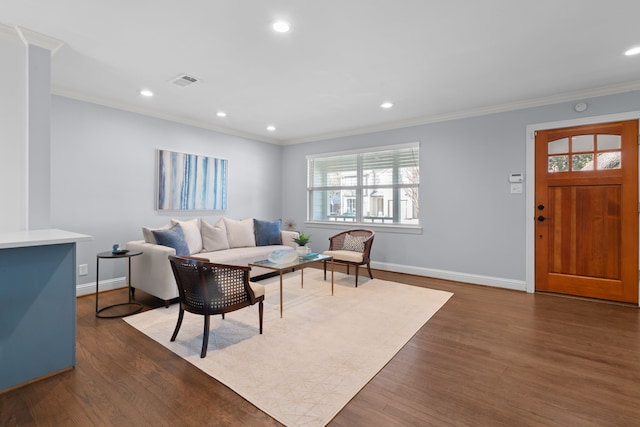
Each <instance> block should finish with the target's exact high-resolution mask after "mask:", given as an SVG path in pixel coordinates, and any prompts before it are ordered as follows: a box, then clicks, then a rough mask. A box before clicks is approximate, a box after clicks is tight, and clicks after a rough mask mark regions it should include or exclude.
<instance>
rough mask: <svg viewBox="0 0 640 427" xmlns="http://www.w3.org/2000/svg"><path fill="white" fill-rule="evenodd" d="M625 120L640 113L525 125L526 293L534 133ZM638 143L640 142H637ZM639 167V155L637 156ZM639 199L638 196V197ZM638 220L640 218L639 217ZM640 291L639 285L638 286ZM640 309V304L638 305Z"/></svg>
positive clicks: (530, 286) (531, 260) (531, 282)
mask: <svg viewBox="0 0 640 427" xmlns="http://www.w3.org/2000/svg"><path fill="white" fill-rule="evenodd" d="M625 120H639V121H640V111H630V112H627V113H617V114H607V115H604V116H593V117H583V118H579V119H570V120H560V121H557V122H546V123H536V124H531V125H527V133H526V141H527V147H526V162H527V164H526V169H525V190H526V198H525V200H526V209H525V212H526V213H525V224H526V245H527V248H526V254H527V255H526V256H527V259H526V268H525V289H526V291H527V292H528V293H534V292H535V287H536V282H535V279H536V277H535V242H536V241H535V218H534V216H535V215H534V214H535V143H536V140H535V132H536V131H538V130H545V129H559V128H566V127H574V126H583V125H589V124H598V123H608V122H621V121H625ZM639 142H640V141H639ZM638 157H639V158H638V164H639V165H640V153H639V155H638ZM638 179H639V180H640V174H639V177H638ZM639 198H640V195H639ZM639 220H640V217H639ZM638 288H639V289H640V283H639V284H638ZM638 306H639V307H640V302H639V303H638Z"/></svg>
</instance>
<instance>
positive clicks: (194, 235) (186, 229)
mask: <svg viewBox="0 0 640 427" xmlns="http://www.w3.org/2000/svg"><path fill="white" fill-rule="evenodd" d="M171 223H172V224H173V225H176V224H180V227H181V228H182V232H183V233H184V239H185V240H186V242H187V246H188V247H189V255H191V254H196V253H198V252H200V251H202V236H201V235H200V226H199V224H198V218H194V219H191V220H189V221H182V220H179V219H172V220H171Z"/></svg>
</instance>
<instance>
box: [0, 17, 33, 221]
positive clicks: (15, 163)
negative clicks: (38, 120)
mask: <svg viewBox="0 0 640 427" xmlns="http://www.w3.org/2000/svg"><path fill="white" fill-rule="evenodd" d="M0 58H2V65H1V66H0V94H1V97H2V99H0V152H1V153H2V155H0V231H18V230H25V229H26V228H27V174H28V168H27V76H28V73H27V49H26V47H25V45H24V44H23V43H22V41H21V40H20V39H19V37H18V36H17V34H16V33H15V32H14V31H11V30H10V29H8V28H7V27H5V26H2V25H0Z"/></svg>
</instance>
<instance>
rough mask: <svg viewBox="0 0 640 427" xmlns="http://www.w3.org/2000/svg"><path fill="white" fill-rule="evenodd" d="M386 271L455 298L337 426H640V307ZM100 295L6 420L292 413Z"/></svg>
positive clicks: (259, 417)
mask: <svg viewBox="0 0 640 427" xmlns="http://www.w3.org/2000/svg"><path fill="white" fill-rule="evenodd" d="M374 275H375V277H377V278H380V279H383V280H391V281H397V282H401V283H407V284H411V285H415V286H424V287H430V288H433V289H442V290H446V291H450V292H453V293H454V296H453V297H452V298H451V299H450V301H449V302H448V303H447V304H446V305H445V306H444V307H443V308H442V309H441V310H440V311H439V312H438V313H436V314H435V315H434V316H433V318H432V319H431V320H430V321H429V322H427V324H426V325H425V326H423V327H422V328H421V329H420V330H419V331H418V332H417V333H416V334H415V336H414V337H413V338H412V339H411V340H410V341H409V342H408V343H407V345H405V347H404V348H402V349H401V350H400V351H399V352H398V354H397V355H396V356H395V357H394V358H393V359H392V360H391V361H390V362H389V363H388V364H387V366H385V367H384V368H383V369H382V370H381V371H380V372H379V373H378V375H376V376H375V377H374V378H373V379H372V380H371V381H370V382H369V383H368V384H367V385H366V386H365V387H364V388H363V389H362V390H361V391H360V392H359V393H358V394H357V395H356V396H355V397H354V398H353V399H352V400H351V401H350V402H349V403H348V404H347V405H346V406H345V408H344V409H343V410H342V411H341V412H340V413H339V414H338V415H337V416H336V417H335V418H334V420H333V421H332V422H331V423H330V425H331V426H354V425H369V426H383V425H384V426H406V425H420V426H443V425H445V426H446V425H456V426H479V425H491V426H501V425H504V426H514V425H518V426H567V425H580V426H638V425H640V312H639V310H638V308H636V307H630V306H625V305H618V304H607V303H602V302H595V301H589V300H583V299H574V298H566V297H559V296H554V295H547V294H526V293H523V292H517V291H510V290H504V289H496V288H490V287H483V286H477V285H468V284H460V283H455V282H448V281H444V280H437V279H429V278H425V277H420V276H412V275H406V274H399V273H391V272H383V271H375V270H374ZM363 286H366V283H365V284H363ZM126 297H127V295H126V291H125V290H117V291H111V292H105V293H103V294H101V295H100V304H101V306H102V305H103V304H104V305H107V304H113V303H117V302H121V301H123V300H125V299H126ZM94 298H95V297H94V296H85V297H80V298H78V304H77V306H78V308H77V365H76V367H75V368H74V369H73V370H71V371H68V372H64V373H61V374H59V375H56V376H53V377H51V378H47V379H44V380H42V381H37V382H34V383H32V384H28V385H25V386H24V387H20V388H16V389H13V390H11V391H8V392H4V393H0V425H2V426H54V425H55V426H61V425H62V426H66V425H69V426H92V425H93V426H121V425H136V426H145V425H149V426H151V425H154V426H164V425H166V426H174V425H185V426H186V425H220V426H235V425H251V426H277V425H280V424H279V423H278V422H276V421H275V420H274V419H272V418H271V417H269V416H268V415H266V414H265V413H263V412H262V411H260V410H259V409H257V408H256V407H255V406H253V405H252V404H250V403H249V402H247V401H246V400H244V399H243V398H242V397H240V396H239V395H237V394H236V393H235V392H233V391H232V390H230V389H229V388H228V387H226V386H224V385H223V384H221V383H219V382H218V381H216V380H215V379H213V378H211V377H209V376H207V375H206V374H204V373H202V372H201V371H199V370H198V369H197V368H195V367H194V366H192V365H191V364H190V363H188V362H186V361H184V360H183V359H181V358H180V357H178V356H176V355H174V354H173V353H171V352H170V351H169V350H167V349H165V348H164V347H163V346H161V345H159V344H158V343H156V342H154V341H153V340H151V339H149V338H148V337H146V336H144V335H142V334H141V333H140V332H138V331H136V330H135V329H133V328H131V327H130V326H129V325H127V324H126V323H125V322H124V321H122V320H121V319H97V318H96V317H95V299H94ZM136 300H138V301H139V302H141V303H142V304H143V305H144V309H145V310H148V309H152V308H157V307H161V306H162V304H163V303H162V301H159V300H157V299H156V298H153V297H151V296H149V295H147V294H145V293H144V292H141V291H138V292H137V294H136ZM169 333H170V332H169ZM168 338H169V337H167V339H168Z"/></svg>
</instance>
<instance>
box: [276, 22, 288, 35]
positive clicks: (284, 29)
mask: <svg viewBox="0 0 640 427" xmlns="http://www.w3.org/2000/svg"><path fill="white" fill-rule="evenodd" d="M272 28H273V30H274V31H276V32H278V33H288V32H289V31H290V30H291V26H290V25H289V23H288V22H287V21H276V22H274V23H273V26H272Z"/></svg>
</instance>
